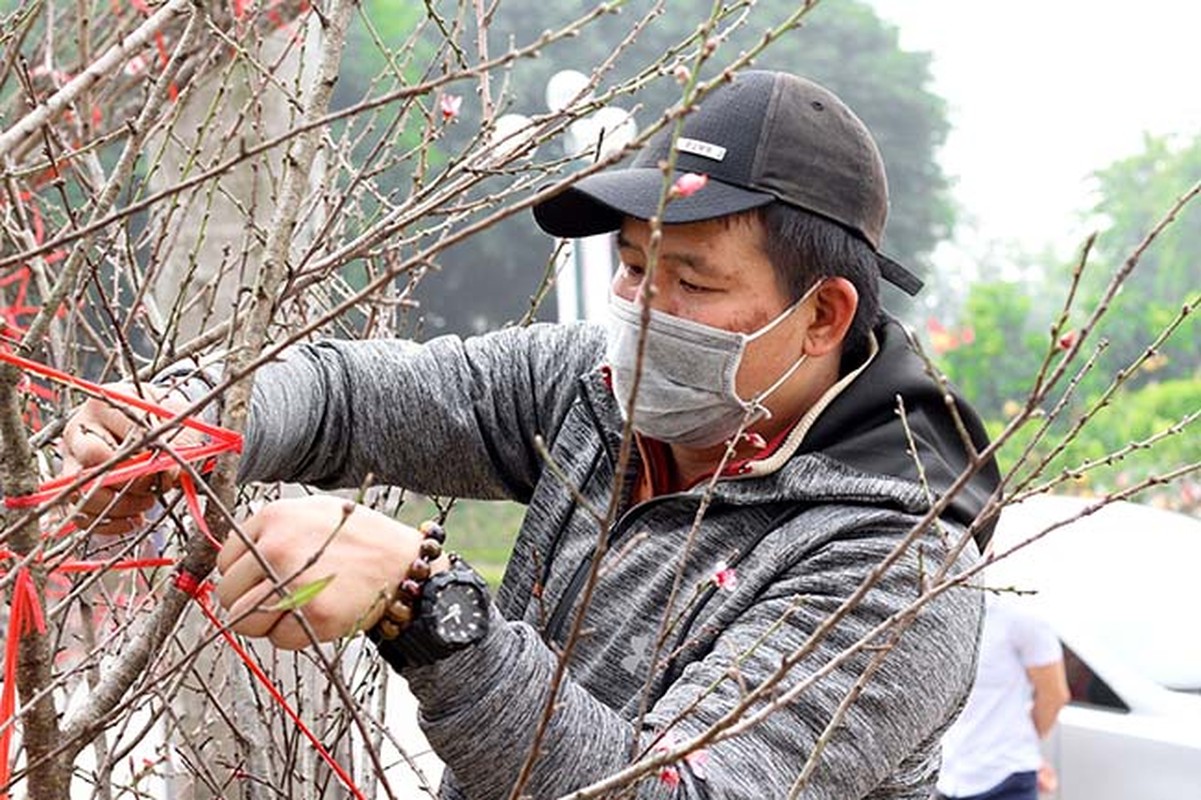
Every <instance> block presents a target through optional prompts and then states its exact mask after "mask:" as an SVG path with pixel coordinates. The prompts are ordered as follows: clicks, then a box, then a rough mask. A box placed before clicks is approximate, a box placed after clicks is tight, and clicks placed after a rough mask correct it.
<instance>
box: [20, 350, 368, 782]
mask: <svg viewBox="0 0 1201 800" xmlns="http://www.w3.org/2000/svg"><path fill="white" fill-rule="evenodd" d="M0 361H7V362H8V363H11V364H14V365H16V366H18V367H21V368H22V369H24V370H26V371H28V372H33V373H36V374H38V375H42V376H44V377H46V378H49V379H50V380H54V381H57V382H59V383H63V384H66V385H69V386H74V387H76V388H78V389H82V390H84V391H86V392H88V393H90V394H93V395H98V396H100V397H105V398H107V399H109V400H112V401H114V402H120V403H125V404H127V405H130V406H133V407H134V408H137V409H140V410H142V411H144V412H146V413H148V414H151V415H153V416H156V417H160V418H163V419H171V418H173V417H175V414H174V413H173V412H171V411H169V410H167V409H165V408H162V407H161V406H158V405H156V404H154V403H150V402H147V401H146V400H144V399H142V398H140V397H134V396H132V395H126V394H124V393H122V392H117V391H114V390H112V389H107V388H105V387H102V386H98V385H96V384H93V383H90V382H88V381H84V380H81V379H79V378H76V377H74V376H72V375H68V374H67V373H64V372H61V371H59V370H56V369H53V368H52V367H47V366H45V365H43V364H38V363H37V362H34V361H30V360H28V359H24V358H21V357H19V356H15V355H13V354H11V353H8V352H5V351H4V350H2V349H0ZM181 424H182V425H183V426H184V427H187V428H192V429H194V430H198V431H201V432H203V433H206V434H208V435H209V436H210V437H212V439H213V441H212V442H209V443H207V444H202V445H189V446H183V447H179V448H176V450H175V456H176V457H178V458H180V459H182V460H185V461H189V462H190V461H201V462H202V463H201V466H200V471H201V472H207V471H209V470H211V469H212V468H213V466H214V463H215V461H214V457H215V456H216V455H218V454H220V453H223V452H227V451H230V450H234V451H239V452H240V451H241V449H242V437H241V436H240V435H238V434H236V433H234V432H232V431H229V430H226V429H225V428H220V427H218V426H215V425H209V424H207V423H204V422H201V421H199V420H195V419H192V418H191V417H185V418H184V419H183V420H182V423H181ZM175 464H176V460H175V458H173V457H172V456H170V455H168V454H166V453H139V454H136V455H134V456H132V457H130V458H128V459H125V461H124V462H123V465H122V466H120V467H118V468H116V469H113V470H110V471H109V472H107V473H105V474H103V475H99V476H97V477H96V478H93V479H90V480H89V481H88V482H87V483H85V484H84V486H85V487H90V486H92V485H93V484H95V483H97V482H99V484H100V485H102V486H108V485H112V484H118V483H125V482H128V481H130V480H132V479H134V478H137V477H142V476H145V475H149V474H152V473H156V472H161V471H162V470H165V469H169V468H170V467H172V466H174V465H175ZM77 477H78V476H76V475H67V476H63V477H60V478H56V479H54V480H51V481H47V482H46V483H43V484H42V485H41V486H39V487H38V489H37V491H35V492H33V493H32V494H28V495H21V496H18V497H6V498H4V502H5V505H7V506H8V507H10V508H25V507H28V506H32V505H36V504H38V503H41V502H43V501H46V500H51V499H54V498H55V497H57V495H58V494H59V493H60V490H61V489H62V488H63V487H65V486H68V485H70V484H71V483H73V482H74V481H75V479H76V478H77ZM179 484H180V489H181V490H182V491H183V494H184V499H185V501H186V503H187V507H188V511H189V512H190V513H191V514H192V516H193V518H194V519H195V521H196V524H197V526H198V527H199V528H200V530H201V532H202V533H203V534H204V535H205V536H206V537H207V538H208V540H209V541H210V542H211V543H212V544H213V546H214V547H218V548H219V547H220V546H221V543H220V542H219V541H217V539H216V537H214V536H213V534H212V532H211V531H210V530H209V529H208V526H207V525H206V524H205V522H204V514H203V512H202V511H201V509H200V501H199V497H198V494H197V491H196V484H195V482H194V481H193V480H192V477H191V475H189V474H188V473H186V472H184V473H181V474H180V477H179ZM4 557H15V554H14V553H12V552H11V551H8V550H5V549H0V558H4ZM173 563H175V562H174V560H173V559H168V558H158V559H127V560H124V561H68V562H65V563H63V564H60V565H58V566H57V567H55V569H54V571H55V572H86V571H93V570H100V569H136V568H140V567H160V566H167V565H170V564H173ZM174 584H175V586H176V587H177V588H178V589H180V590H181V591H183V592H185V593H186V594H188V595H189V596H190V597H193V598H195V599H196V601H197V603H198V605H199V606H200V608H201V610H202V611H203V612H204V615H205V617H207V618H208V620H209V622H210V623H212V624H213V625H214V626H216V628H217V630H218V632H219V633H220V634H221V638H222V639H224V640H225V642H226V643H227V644H228V645H229V646H230V647H232V648H233V650H234V652H235V653H237V655H238V657H239V658H241V659H242V662H243V663H244V664H246V666H247V668H248V669H249V670H250V671H251V673H252V674H253V675H254V676H255V678H256V679H257V680H258V681H259V682H260V683H261V684H262V685H263V686H264V688H266V689H267V691H268V693H270V695H271V697H272V699H274V700H275V702H276V703H277V704H279V706H280V708H282V709H283V710H284V712H285V713H286V714H287V715H288V717H289V718H290V719H291V720H292V722H293V723H294V724H295V725H296V727H297V729H299V730H300V732H301V733H303V734H304V735H305V737H306V738H307V739H308V740H309V741H310V742H311V743H312V744H313V747H314V749H316V751H317V754H318V755H320V756H321V758H322V760H324V761H325V762H326V763H327V764H328V765H329V767H330V769H332V770H333V771H334V773H335V774H336V775H337V776H338V778H339V780H341V781H342V783H343V784H345V785H346V787H347V788H348V789H349V790H350V791H351V793H352V794H353V795H354V796H355V797H356V798H359V800H366V798H365V796H364V795H363V793H362V791H361V790H359V788H358V787H357V786H356V785H355V783H354V780H353V779H352V778H351V776H350V775H349V774H348V773H347V772H346V770H345V769H343V768H342V766H341V765H340V764H338V762H337V761H336V760H334V758H333V756H331V755H330V753H329V751H328V750H326V749H325V746H324V745H323V744H322V743H321V741H320V740H319V739H318V738H317V736H316V735H315V734H314V733H313V732H312V731H311V730H309V727H308V726H307V725H305V723H304V721H303V720H302V719H301V718H300V715H299V714H297V713H296V712H295V711H294V710H293V709H292V707H291V706H289V705H288V703H287V701H286V700H285V699H284V696H283V695H282V694H281V693H280V691H279V689H277V688H276V686H275V684H274V683H272V682H271V679H270V678H268V677H267V675H266V673H264V672H263V671H262V669H261V668H260V667H259V666H258V664H256V663H255V662H254V660H253V659H252V658H251V657H250V655H249V654H248V653H247V652H246V651H245V650H244V649H243V648H242V647H241V645H239V644H238V641H237V640H236V639H235V638H234V636H233V634H232V633H230V631H229V630H228V629H226V628H225V626H224V625H222V624H221V622H220V620H218V619H217V617H216V615H215V614H214V613H213V611H212V608H211V605H210V603H209V599H208V595H209V593H210V592H211V591H212V584H211V583H209V582H202V581H200V579H198V578H197V577H196V576H194V575H192V574H191V573H190V572H187V571H184V570H181V571H180V572H178V573H177V574H176V577H175V580H174ZM31 621H32V623H33V625H35V626H36V628H37V630H39V631H42V632H44V631H45V630H46V626H45V619H44V618H43V617H42V609H41V606H40V605H39V603H38V598H37V592H36V590H35V589H34V586H33V580H32V578H31V577H30V575H29V571H28V569H27V568H25V567H22V568H21V570H20V572H19V573H18V575H17V580H16V583H15V588H14V593H13V601H12V604H11V612H10V620H9V636H8V640H7V642H6V643H5V654H4V662H5V673H4V692H3V696H2V697H0V725H3V732H2V733H0V787H2V786H5V785H7V783H8V779H9V774H10V773H9V769H8V747H9V742H10V739H11V736H12V730H13V714H14V712H15V707H16V694H15V692H16V681H15V676H16V661H17V653H18V645H19V639H20V637H21V636H22V635H24V634H25V633H27V632H31V631H29V630H27V629H29V626H30V623H31ZM0 800H8V794H7V793H4V794H0Z"/></svg>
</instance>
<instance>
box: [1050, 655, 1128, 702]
mask: <svg viewBox="0 0 1201 800" xmlns="http://www.w3.org/2000/svg"><path fill="white" fill-rule="evenodd" d="M1063 666H1064V670H1065V671H1066V672H1067V678H1068V688H1069V689H1070V690H1071V693H1072V702H1073V703H1075V704H1077V705H1086V706H1091V707H1093V708H1103V709H1106V710H1108V711H1118V712H1121V713H1126V712H1128V711H1130V706H1128V705H1126V704H1125V703H1124V702H1122V698H1120V697H1118V695H1117V692H1115V691H1114V690H1113V689H1111V688H1110V687H1109V684H1108V683H1106V682H1105V681H1104V680H1102V679H1101V676H1099V675H1097V673H1095V672H1093V670H1092V669H1091V668H1090V667H1089V666H1088V664H1086V663H1085V662H1084V659H1082V658H1080V656H1078V655H1076V653H1075V652H1073V651H1072V648H1070V647H1068V646H1067V645H1066V644H1065V645H1064V646H1063Z"/></svg>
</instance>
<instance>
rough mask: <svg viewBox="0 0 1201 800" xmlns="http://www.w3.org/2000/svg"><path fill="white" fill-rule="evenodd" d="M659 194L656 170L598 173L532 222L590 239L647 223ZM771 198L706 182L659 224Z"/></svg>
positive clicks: (891, 268) (892, 268)
mask: <svg viewBox="0 0 1201 800" xmlns="http://www.w3.org/2000/svg"><path fill="white" fill-rule="evenodd" d="M662 194H663V173H662V172H661V171H660V170H658V169H656V168H653V167H633V168H627V169H620V170H611V171H609V172H599V173H597V174H595V175H589V176H588V177H587V178H585V179H583V180H582V181H580V182H579V183H576V184H574V185H572V186H570V187H568V188H567V189H564V190H563V191H562V192H559V193H558V194H556V195H554V196H553V197H551V198H549V199H547V200H544V201H543V202H541V203H539V204H538V205H536V206H534V219H535V220H536V221H537V222H538V226H539V227H540V228H542V230H544V231H546V232H547V233H549V234H550V235H551V236H559V237H561V238H564V239H577V238H579V237H582V236H595V235H596V234H599V233H609V232H610V231H615V230H617V229H618V228H620V227H621V222H622V220H623V219H624V218H625V217H634V218H635V219H650V218H651V217H653V216H654V215H655V213H656V212H657V211H658V210H659V199H660V197H661V196H662ZM775 199H776V198H775V196H774V195H771V194H768V193H767V192H756V191H752V190H750V189H743V188H741V187H738V186H733V185H731V184H728V183H723V182H721V181H718V180H713V179H710V180H709V182H708V183H707V184H705V186H704V187H703V188H701V189H700V190H698V191H696V192H694V193H693V194H691V195H689V196H687V197H675V198H672V200H671V202H669V203H668V204H667V207H666V208H665V209H664V213H663V222H664V223H666V224H678V223H681V222H700V221H702V220H706V219H715V218H716V217H724V216H726V215H728V214H737V213H738V212H740V211H749V210H750V209H752V208H758V207H760V206H765V205H767V204H768V203H770V202H772V201H773V200H775ZM811 213H812V212H811ZM876 260H877V262H878V263H879V266H880V277H882V278H883V279H884V280H886V281H888V282H889V283H891V284H893V285H894V286H896V287H897V288H899V289H900V290H901V291H903V292H905V293H906V294H909V295H911V296H912V295H916V294H917V293H918V292H919V291H921V288H922V281H921V279H920V278H918V277H917V276H916V275H914V274H913V273H912V272H910V271H909V270H908V269H906V268H905V267H903V266H901V264H899V263H898V262H896V261H894V260H893V259H891V258H889V257H888V256H886V255H884V254H883V253H880V252H878V251H877V253H876Z"/></svg>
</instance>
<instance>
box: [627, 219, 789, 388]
mask: <svg viewBox="0 0 1201 800" xmlns="http://www.w3.org/2000/svg"><path fill="white" fill-rule="evenodd" d="M662 233H663V238H662V241H661V242H660V244H659V247H658V262H657V264H656V266H655V274H654V281H653V286H654V295H653V297H652V298H651V307H652V308H654V309H656V310H658V311H662V312H664V313H666V314H670V315H672V316H676V317H683V318H685V319H689V320H693V321H695V322H700V323H702V324H704V325H709V326H712V327H715V328H723V329H725V330H728V331H737V332H741V333H754V332H755V331H757V330H759V329H760V328H762V327H763V326H764V325H766V324H767V323H769V322H771V321H772V320H773V319H775V318H776V317H777V316H779V315H780V314H781V313H783V312H784V310H785V309H787V308H788V306H789V305H790V304H791V299H790V298H789V297H788V295H787V294H786V293H785V292H784V291H783V289H782V288H781V286H780V283H779V281H778V280H777V278H776V273H775V270H774V269H773V268H772V265H771V262H770V261H768V258H767V255H766V254H765V253H764V251H763V248H762V246H761V242H762V237H763V229H762V226H761V224H760V223H759V221H758V220H757V219H755V218H753V217H741V218H739V219H738V220H736V221H733V222H723V221H722V220H709V221H705V222H693V223H687V224H682V225H665V226H663V228H662ZM650 240H651V227H650V224H649V223H647V222H644V221H642V220H636V219H632V218H629V217H627V218H626V220H625V222H624V223H623V224H622V226H621V231H620V232H619V233H618V236H617V246H618V250H619V253H620V255H621V262H622V264H621V268H620V269H619V270H618V272H617V275H616V276H615V277H614V278H613V292H614V294H616V295H617V296H619V297H621V298H623V299H625V300H629V301H635V300H636V299H637V295H638V291H639V289H640V288H641V286H642V283H643V281H644V280H645V279H646V272H647V264H648V260H649V258H650V250H651V245H650ZM806 305H808V303H807V304H806ZM809 316H810V315H809V314H807V313H804V309H803V308H798V309H797V311H796V312H794V313H793V314H791V315H789V317H788V318H787V319H785V320H783V321H782V322H781V324H779V325H777V326H776V327H775V328H773V329H772V330H771V331H769V332H768V333H766V334H765V335H763V336H762V337H760V338H759V339H756V340H754V341H753V342H751V343H750V344H749V345H748V346H747V349H746V352H745V354H744V355H743V359H742V365H741V367H740V368H739V370H738V378H737V389H738V394H739V396H740V397H744V398H749V397H752V396H754V395H755V394H756V393H758V392H760V391H762V390H763V389H765V388H767V387H768V386H770V385H771V384H772V383H773V382H774V381H775V380H776V379H777V378H778V377H779V376H780V375H781V374H783V373H784V371H785V370H787V369H788V368H789V367H790V366H791V365H792V364H793V363H794V362H795V361H796V359H797V358H798V357H799V356H800V355H801V347H802V344H801V342H802V337H801V334H802V332H803V330H804V327H805V325H806V324H807V323H806V321H805V320H806V319H807V318H808V317H809ZM768 405H769V406H771V405H772V404H771V403H770V402H769V403H768Z"/></svg>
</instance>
